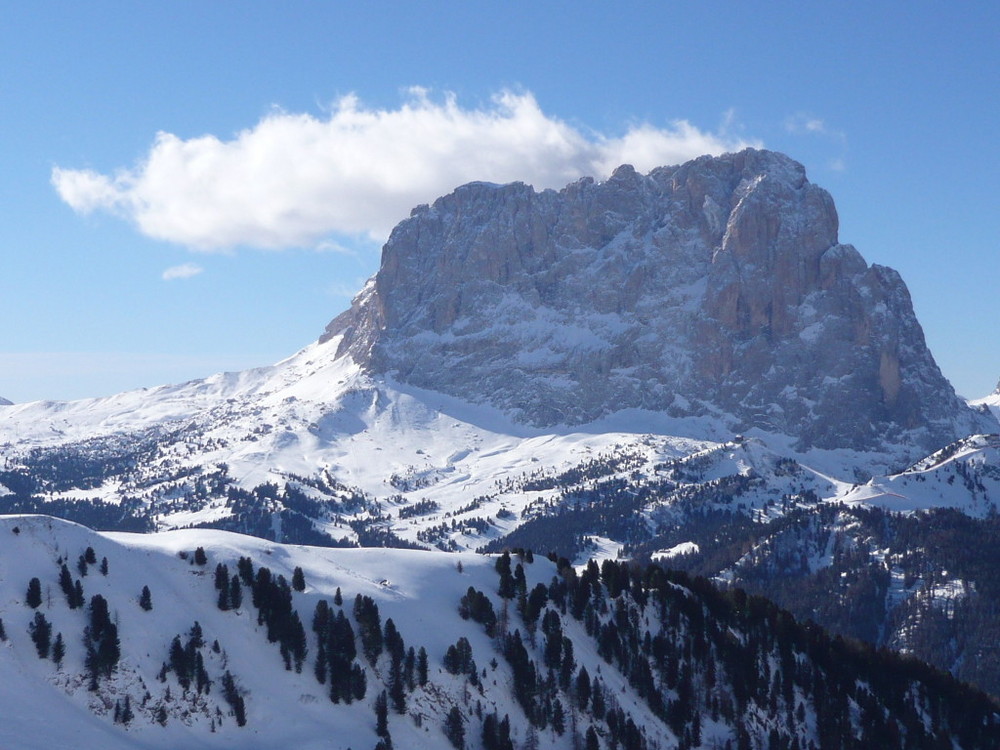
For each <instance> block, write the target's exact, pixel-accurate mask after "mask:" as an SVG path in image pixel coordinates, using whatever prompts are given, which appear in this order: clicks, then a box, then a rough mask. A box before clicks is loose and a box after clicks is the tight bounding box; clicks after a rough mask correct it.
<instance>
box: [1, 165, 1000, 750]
mask: <svg viewBox="0 0 1000 750" xmlns="http://www.w3.org/2000/svg"><path fill="white" fill-rule="evenodd" d="M837 229H838V220H837V215H836V210H835V208H834V205H833V200H832V198H831V197H830V196H829V194H828V193H826V191H824V190H822V189H821V188H819V187H817V186H815V185H813V184H811V183H810V182H809V181H808V180H807V179H806V176H805V171H804V169H803V168H802V167H801V165H799V164H797V163H795V162H794V161H792V160H791V159H788V158H787V157H785V156H783V155H780V154H776V153H772V152H767V151H756V150H753V149H747V150H745V151H742V152H740V153H738V154H726V155H723V156H720V157H703V158H700V159H697V160H695V161H692V162H689V163H687V164H683V165H680V166H675V167H661V168H658V169H656V170H653V171H652V172H650V173H649V174H648V175H640V174H638V173H636V172H635V170H633V169H631V168H630V167H627V166H626V167H621V168H619V169H618V170H616V171H615V172H614V174H613V176H612V177H611V178H609V179H608V180H607V181H605V182H594V181H593V180H588V179H585V180H580V181H578V182H576V183H573V184H571V185H569V186H567V187H566V188H564V189H563V190H560V191H554V190H546V191H542V192H536V191H534V190H533V189H532V188H530V187H528V186H526V185H522V184H512V185H491V184H485V183H473V184H470V185H466V186H463V187H460V188H458V189H456V190H455V191H454V192H453V193H452V194H450V195H448V196H444V197H442V198H440V199H439V200H438V201H436V202H435V203H434V204H433V205H430V206H420V207H417V208H416V209H414V211H413V213H412V215H411V216H410V218H409V219H406V220H405V221H403V222H401V223H400V225H399V226H397V228H396V229H395V230H394V231H393V233H392V235H391V236H390V239H389V241H388V242H387V243H386V245H385V247H384V249H383V256H382V265H381V268H380V270H379V272H378V273H377V274H376V275H375V277H373V279H371V280H370V281H369V282H368V284H367V285H366V286H365V287H364V288H363V289H362V290H361V292H360V293H359V294H358V296H357V297H356V298H355V300H354V302H353V304H352V306H351V308H350V309H349V310H348V311H346V312H344V313H343V314H341V315H339V316H338V317H336V318H335V319H334V320H333V321H332V322H331V323H330V325H329V326H328V327H327V329H326V331H325V332H324V334H323V335H322V336H321V337H320V338H319V340H318V341H316V342H314V343H312V344H310V345H308V346H307V347H305V348H304V349H302V350H301V351H299V352H298V353H296V354H294V355H292V356H291V357H289V358H288V359H286V360H284V361H282V362H279V363H277V364H275V365H273V366H269V367H261V368H258V369H254V370H248V371H245V372H239V373H224V374H218V375H214V376H212V377H209V378H206V379H204V380H196V381H191V382H188V383H183V384H180V385H171V386H161V387H158V388H149V389H143V390H139V391H131V392H126V393H122V394H118V395H115V396H111V397H108V398H101V399H87V400H81V401H74V402H48V401H45V402H34V403H27V404H14V405H4V406H2V408H0V451H2V456H3V464H2V466H0V510H2V511H3V512H6V513H10V514H20V515H11V516H9V517H7V518H4V519H2V520H0V537H3V538H4V539H6V541H5V542H4V543H3V545H0V570H2V572H3V576H2V579H0V602H2V604H0V620H2V624H3V631H4V635H5V640H4V641H3V643H2V644H0V685H3V687H2V688H0V690H3V691H4V692H3V695H4V700H5V701H6V705H8V706H11V707H12V710H11V714H10V715H11V716H16V717H21V718H19V719H18V720H17V721H8V722H5V724H4V726H3V727H2V728H0V744H4V745H5V746H11V747H19V748H20V747H24V748H30V747H36V746H37V747H43V746H44V747H52V746H63V745H65V746H77V747H102V748H103V747H107V748H115V747H122V748H126V747H151V748H152V747H177V746H180V745H181V744H184V745H188V746H193V747H216V746H227V747H229V746H234V745H238V746H240V747H248V748H249V747H260V748H268V747H276V746H281V745H285V746H290V747H302V748H312V747H316V748H319V747H329V746H331V743H332V746H335V747H353V748H354V750H359V749H360V748H370V747H375V746H377V745H378V743H382V746H383V747H390V746H396V747H400V748H403V747H406V748H409V747H413V748H421V747H426V748H437V747H447V746H455V747H468V748H480V747H483V748H487V749H490V748H503V747H517V748H533V747H552V748H577V747H586V748H587V750H593V748H617V747H623V748H629V750H631V749H632V748H636V749H638V748H647V749H648V750H653V749H654V748H663V749H664V750H665V749H666V748H674V747H682V748H716V747H718V748H727V747H728V748H733V749H737V748H738V749H739V750H744V748H764V747H774V748H789V750H791V749H793V748H795V749H796V750H808V749H809V748H812V747H816V748H823V749H824V750H825V749H826V748H854V747H887V748H888V747H900V748H902V747H935V748H936V747H949V748H951V747H955V746H957V747H961V748H964V749H965V750H971V749H972V748H978V747H990V746H996V745H997V744H998V743H1000V739H998V734H997V732H998V728H997V727H998V721H1000V714H998V713H997V711H998V706H997V704H996V703H995V702H994V699H993V698H990V697H988V695H987V694H986V693H980V692H978V690H977V689H976V688H971V687H968V686H967V685H964V684H962V683H960V682H958V681H957V679H955V678H958V679H961V680H965V681H968V682H972V683H975V684H976V685H978V686H979V688H982V689H984V690H986V691H988V693H992V694H994V695H995V694H998V693H1000V645H998V643H1000V639H997V638H996V637H995V636H996V634H997V633H998V632H1000V615H998V614H997V613H996V612H995V611H994V610H995V608H994V607H993V606H992V602H993V601H995V597H996V596H997V595H1000V591H998V590H997V584H996V583H995V582H994V580H993V578H994V576H993V575H992V570H993V569H994V566H995V564H1000V553H997V552H996V551H995V550H1000V523H998V521H997V518H998V513H997V510H998V508H997V503H998V500H1000V455H998V450H1000V438H998V436H997V435H996V434H994V433H996V432H997V431H998V426H997V418H996V414H997V406H996V403H994V402H995V401H996V396H995V394H994V396H992V397H989V398H987V399H985V400H983V401H982V402H976V403H973V404H971V405H970V404H967V403H965V402H964V401H962V400H961V399H959V398H958V397H957V396H956V394H955V392H954V389H953V388H952V387H951V385H950V384H949V383H948V382H947V380H946V379H945V378H944V377H943V376H942V374H941V372H940V370H939V369H938V367H937V365H936V363H935V362H934V359H933V356H932V355H931V353H930V352H929V350H928V349H927V347H926V344H925V342H924V339H923V333H922V330H921V328H920V325H919V323H918V322H917V320H916V317H915V315H914V313H913V309H912V305H911V303H910V299H909V294H908V292H907V289H906V286H905V284H904V283H903V281H902V279H901V278H900V277H899V275H898V274H897V273H896V272H895V271H893V270H892V269H888V268H884V267H881V266H877V265H868V264H867V263H866V261H865V260H864V259H863V258H862V257H861V255H860V253H858V251H857V250H855V249H854V248H853V247H851V246H849V245H844V244H841V243H840V241H839V239H838V236H837ZM28 514H30V515H28ZM35 514H51V515H54V516H60V517H61V518H63V519H69V520H68V521H67V520H54V519H53V518H51V517H48V516H43V515H35ZM72 522H78V523H80V524H83V525H84V526H80V525H76V524H75V523H72ZM85 526H87V527H91V528H94V529H100V530H102V531H100V532H95V531H90V530H88V529H87V528H85ZM138 532H143V533H138ZM233 532H237V533H233ZM976 540H979V542H980V544H978V545H977V542H976ZM304 545H309V546H304ZM88 550H90V551H89V552H88ZM505 550H519V552H518V553H516V554H514V555H513V556H511V555H510V554H509V553H507V552H505ZM529 550H530V551H533V554H532V553H531V552H529ZM484 553H486V554H484ZM88 558H93V559H89V560H88ZM995 558H996V559H995ZM105 559H106V560H107V563H106V564H105V563H104V560H105ZM591 560H596V562H588V561H591ZM244 561H245V562H244ZM650 563H653V564H650ZM665 569H670V571H669V572H665ZM264 570H266V571H267V572H266V574H263V575H262V574H261V571H264ZM64 571H65V572H64ZM32 579H37V584H32V583H31V581H32ZM716 586H717V587H719V588H718V589H717V588H715V587H716ZM143 587H147V588H148V596H146V595H144V594H143ZM29 589H32V591H31V593H28V590H29ZM338 590H339V591H340V594H339V595H338V593H337V592H338ZM744 591H745V592H748V593H744ZM755 595H762V596H766V597H768V598H769V599H771V600H773V601H775V602H777V604H778V605H780V606H781V607H784V608H785V610H788V611H787V612H786V611H783V610H779V609H778V608H777V606H775V605H774V604H771V603H770V602H769V601H766V600H765V599H764V598H760V597H758V596H755ZM234 597H235V599H234ZM358 597H360V598H358ZM95 598H97V599H98V601H97V602H96V603H95ZM140 599H143V601H142V602H140ZM338 599H339V600H340V601H337V600H338ZM26 600H27V601H26ZM321 602H323V603H322V604H321ZM149 604H151V605H152V606H151V608H147V606H145V605H149ZM789 613H790V614H789ZM810 620H811V621H813V622H815V623H818V624H819V625H821V626H823V627H825V628H829V629H830V630H831V631H832V632H833V633H835V634H837V635H827V634H826V632H824V631H822V630H821V629H820V628H819V627H818V626H817V625H814V624H811V623H809V624H803V623H806V622H807V621H810ZM390 621H391V623H392V626H391V627H390V624H389V623H390ZM196 623H197V625H196ZM58 635H61V641H60V642H61V644H62V645H61V646H60V648H59V651H61V652H62V653H61V654H60V658H59V659H56V658H55V654H54V653H53V649H54V648H55V641H56V638H57V636H58ZM376 641H377V642H378V644H379V645H378V648H377V649H376V647H375V645H373V644H374V643H375V642H376ZM116 644H117V645H116ZM43 645H45V646H46V647H45V648H44V649H43V648H42V646H43ZM876 647H877V648H880V649H882V650H880V651H876V650H874V649H875V648H876ZM890 650H891V651H890ZM43 651H44V652H45V653H44V654H43ZM896 652H902V653H904V654H907V656H906V657H905V658H903V657H900V656H897V655H895V653H896ZM421 653H422V654H423V656H421ZM40 657H41V658H40ZM914 657H919V658H920V659H923V660H925V661H927V662H929V663H930V664H932V665H933V668H932V667H929V666H926V665H924V664H922V663H921V662H919V661H917V659H916V658H914ZM425 658H426V661H424V659H425ZM421 664H425V665H426V674H424V671H423V668H422V667H421ZM852 670H853V671H852ZM938 670H941V671H938ZM949 672H950V673H951V675H949V674H948V673H949ZM581 675H583V676H581ZM584 683H586V684H584ZM597 696H599V697H597ZM55 715H58V716H60V717H63V718H61V719H60V720H59V721H55V722H53V721H49V720H48V719H47V717H48V716H55ZM33 743H34V744H33Z"/></svg>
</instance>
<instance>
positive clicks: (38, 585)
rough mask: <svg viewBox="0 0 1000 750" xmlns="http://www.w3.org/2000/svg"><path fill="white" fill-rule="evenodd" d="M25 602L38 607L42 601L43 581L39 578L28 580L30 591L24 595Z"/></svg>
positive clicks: (35, 607) (33, 607) (34, 607)
mask: <svg viewBox="0 0 1000 750" xmlns="http://www.w3.org/2000/svg"><path fill="white" fill-rule="evenodd" d="M24 603H25V604H27V605H28V606H29V607H31V608H32V609H37V608H38V607H39V605H41V603H42V582H41V581H40V580H38V579H37V578H32V579H31V580H30V581H28V591H27V593H26V594H25V595H24Z"/></svg>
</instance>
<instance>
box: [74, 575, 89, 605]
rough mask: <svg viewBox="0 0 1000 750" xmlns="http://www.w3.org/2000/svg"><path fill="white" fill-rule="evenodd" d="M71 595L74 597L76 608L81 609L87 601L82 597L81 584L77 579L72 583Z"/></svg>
mask: <svg viewBox="0 0 1000 750" xmlns="http://www.w3.org/2000/svg"><path fill="white" fill-rule="evenodd" d="M73 595H74V596H75V597H76V608H79V607H82V606H83V605H84V604H86V603H87V600H86V599H85V598H84V596H83V584H82V583H80V579H79V578H77V579H76V581H74V582H73Z"/></svg>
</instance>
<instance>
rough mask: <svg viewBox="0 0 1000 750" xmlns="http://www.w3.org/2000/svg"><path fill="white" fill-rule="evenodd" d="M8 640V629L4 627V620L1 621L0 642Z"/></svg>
mask: <svg viewBox="0 0 1000 750" xmlns="http://www.w3.org/2000/svg"><path fill="white" fill-rule="evenodd" d="M6 640H7V628H5V627H4V626H3V620H2V619H0V641H6Z"/></svg>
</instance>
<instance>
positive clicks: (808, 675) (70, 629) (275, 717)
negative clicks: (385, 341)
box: [0, 516, 1000, 750]
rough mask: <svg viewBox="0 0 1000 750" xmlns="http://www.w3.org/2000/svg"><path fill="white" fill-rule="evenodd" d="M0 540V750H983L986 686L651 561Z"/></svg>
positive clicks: (86, 539)
mask: <svg viewBox="0 0 1000 750" xmlns="http://www.w3.org/2000/svg"><path fill="white" fill-rule="evenodd" d="M0 538H2V539H3V544H2V545H0V570H2V571H3V575H2V576H0V624H2V628H0V704H2V705H3V715H4V721H3V722H0V745H2V746H3V747H5V748H12V749H14V750H34V749H35V748H38V749H39V750H40V749H42V748H44V749H45V750H49V748H53V747H60V748H61V747H67V748H68V747H73V748H102V750H119V749H120V750H125V749H126V748H176V747H196V748H216V747H219V748H223V747H227V748H228V747H241V748H248V749H253V748H261V749H262V750H263V749H264V748H268V749H270V748H275V747H294V748H301V749H302V750H309V749H311V748H317V749H318V748H326V747H331V746H333V747H339V748H348V747H353V748H368V747H400V748H413V749H414V750H419V749H420V748H427V749H428V750H429V749H430V748H435V749H437V748H443V747H456V748H463V747H468V748H480V747H482V748H509V749H510V750H512V749H513V748H514V747H517V748H526V747H535V748H546V749H547V748H552V749H553V750H556V749H559V750H562V749H565V750H569V748H573V747H586V748H588V750H593V749H594V748H596V749H597V750H602V749H604V748H611V747H623V748H633V749H634V750H654V748H673V747H684V748H710V747H722V746H725V745H726V743H729V744H731V745H732V746H734V747H736V746H739V747H746V748H750V749H752V750H756V749H757V748H765V747H776V746H778V745H776V744H775V743H776V742H777V743H785V745H787V746H792V747H794V746H796V745H797V746H799V747H811V746H813V745H817V744H818V745H821V746H823V747H848V746H854V745H853V743H861V744H860V746H864V747H879V748H885V749H886V750H892V748H897V747H898V748H903V747H931V746H934V745H933V743H935V742H940V741H941V740H942V739H943V738H947V739H948V745H947V746H948V747H954V748H964V749H965V750H973V749H974V748H984V747H988V746H995V745H996V743H997V742H1000V714H998V712H997V709H996V706H995V704H994V703H993V702H992V701H991V700H990V699H989V698H987V696H985V695H984V694H981V693H978V692H976V691H974V690H971V689H970V688H968V687H967V686H964V685H961V684H960V683H958V682H957V681H955V680H952V679H951V678H949V677H947V676H946V675H943V674H941V673H938V672H935V671H934V670H932V669H930V668H928V667H925V666H923V665H920V664H919V663H918V662H915V661H912V660H911V661H905V660H903V659H900V658H899V657H895V656H892V655H891V654H887V653H882V654H878V653H876V652H874V651H873V650H871V649H866V648H864V647H862V646H860V645H847V644H845V643H844V642H842V641H835V640H832V639H830V638H829V637H828V636H826V635H825V634H824V633H823V632H822V631H820V630H819V629H818V628H816V627H815V626H807V627H803V626H801V625H798V624H797V623H795V622H794V620H792V619H791V618H790V617H789V616H788V615H787V614H786V613H783V612H781V611H780V610H778V609H777V608H775V607H774V606H773V605H771V604H769V603H767V602H765V601H764V600H760V599H753V598H750V599H748V598H747V597H746V596H745V595H743V594H741V593H735V594H720V593H719V592H717V591H715V590H714V589H712V588H711V586H708V585H707V584H705V583H704V582H691V581H689V580H688V579H686V578H685V577H684V576H676V575H675V576H669V575H666V574H664V573H662V572H661V571H658V570H654V569H650V570H648V571H646V572H645V573H643V572H642V571H640V570H638V569H636V568H630V567H629V566H628V565H626V564H621V565H619V564H615V563H611V562H608V563H605V564H604V565H603V566H601V568H600V569H599V568H598V567H597V566H596V565H594V564H591V565H590V566H588V567H587V569H585V570H583V571H582V572H581V573H579V574H578V573H577V572H576V571H575V570H574V569H573V568H572V567H570V566H569V565H568V564H567V563H566V562H565V561H563V562H561V563H560V564H558V565H557V564H555V563H553V562H552V561H550V560H547V559H544V558H541V557H532V556H530V555H527V554H524V555H518V554H515V555H504V556H502V557H499V556H498V557H495V558H494V557H484V556H479V555H473V554H469V553H466V554H462V555H449V554H445V553H441V552H416V551H409V550H385V549H383V550H373V549H363V550H331V549H319V548H310V547H297V546H295V547H293V546H286V545H280V544H275V543H273V542H267V541H265V540H261V539H257V538H251V537H244V536H239V535H234V534H229V533H226V532H219V531H204V530H199V531H174V532H168V533H160V534H147V535H137V534H122V533H109V534H97V533H94V532H92V531H90V530H88V529H86V528H84V527H81V526H77V525H75V524H70V523H67V522H65V521H59V520H56V519H53V518H49V517H44V516H9V517H3V518H0ZM759 670H763V671H764V673H765V674H767V675H769V676H770V677H769V678H767V679H760V673H759ZM771 677H773V679H771ZM793 742H794V743H795V744H790V743H793ZM378 743H382V744H378ZM810 743H812V744H810ZM845 743H847V744H845Z"/></svg>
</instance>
